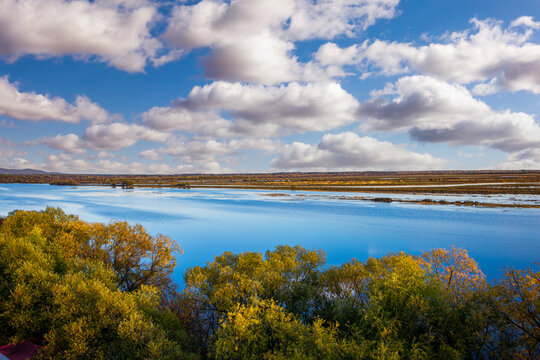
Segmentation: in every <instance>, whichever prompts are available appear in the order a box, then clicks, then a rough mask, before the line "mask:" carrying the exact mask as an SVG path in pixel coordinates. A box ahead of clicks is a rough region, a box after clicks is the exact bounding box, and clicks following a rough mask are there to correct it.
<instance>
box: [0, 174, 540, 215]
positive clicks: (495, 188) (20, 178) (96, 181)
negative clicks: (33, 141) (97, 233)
mask: <svg viewBox="0 0 540 360" xmlns="http://www.w3.org/2000/svg"><path fill="white" fill-rule="evenodd" d="M0 183H40V184H51V185H64V186H73V185H80V186H95V185H99V186H104V185H105V186H111V187H116V188H118V189H119V190H120V189H122V190H125V189H131V188H143V187H144V188H178V189H196V188H216V189H220V188H221V189H252V190H269V191H291V190H293V191H307V192H332V193H370V194H389V195H388V196H383V197H384V198H390V199H391V200H390V201H396V202H412V203H418V204H425V205H433V204H435V205H448V204H449V205H458V206H483V207H495V206H497V207H526V208H537V207H539V205H540V203H539V204H527V203H518V202H516V201H511V202H506V203H505V202H498V203H497V204H496V205H494V204H493V203H492V202H491V201H476V200H470V199H463V200H462V199H457V200H453V201H448V200H447V199H436V200H433V199H431V198H432V197H434V196H466V195H483V196H486V197H488V196H498V195H514V196H515V197H516V198H523V197H529V196H533V197H537V196H538V197H540V171H424V172H346V173H273V174H268V173H264V174H223V175H217V174H179V175H81V174H37V175H0ZM403 194H411V195H422V196H423V198H422V199H414V200H412V201H404V200H400V196H399V195H403ZM375 197H381V196H375V195H374V196H373V197H368V198H367V200H369V201H372V200H373V198H375ZM364 198H365V197H360V198H358V199H356V200H364Z"/></svg>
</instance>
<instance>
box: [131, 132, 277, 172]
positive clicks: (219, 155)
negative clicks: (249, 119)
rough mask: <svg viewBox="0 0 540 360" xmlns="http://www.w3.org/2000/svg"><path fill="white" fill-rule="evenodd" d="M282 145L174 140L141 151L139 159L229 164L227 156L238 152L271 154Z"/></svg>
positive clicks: (254, 141) (262, 141)
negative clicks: (172, 159) (247, 151)
mask: <svg viewBox="0 0 540 360" xmlns="http://www.w3.org/2000/svg"><path fill="white" fill-rule="evenodd" d="M281 147H282V144H281V142H279V141H277V140H272V139H233V140H230V141H228V142H225V141H216V140H206V141H198V140H188V141H183V140H176V141H171V142H170V143H169V144H167V146H165V147H161V148H156V149H148V150H144V151H141V152H140V153H139V157H142V158H145V159H149V160H153V161H163V160H164V158H163V155H169V156H171V157H173V158H174V159H177V160H180V161H182V162H183V163H185V164H186V165H187V164H191V165H193V164H197V165H198V166H201V165H203V164H212V163H217V162H218V160H219V161H224V162H231V159H230V158H226V157H225V156H228V155H237V151H239V150H261V151H263V152H265V153H273V152H274V151H276V150H278V149H281Z"/></svg>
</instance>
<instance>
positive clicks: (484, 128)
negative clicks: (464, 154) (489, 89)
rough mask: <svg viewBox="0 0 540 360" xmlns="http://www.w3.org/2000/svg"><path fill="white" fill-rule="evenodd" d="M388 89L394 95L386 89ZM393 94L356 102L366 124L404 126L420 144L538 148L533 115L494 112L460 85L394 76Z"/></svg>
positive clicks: (381, 127) (538, 132)
mask: <svg viewBox="0 0 540 360" xmlns="http://www.w3.org/2000/svg"><path fill="white" fill-rule="evenodd" d="M386 93H389V94H390V93H392V91H390V88H387V90H386ZM393 94H394V97H393V98H392V99H388V98H387V97H382V96H376V97H374V98H372V99H370V100H368V101H366V102H364V103H363V104H361V105H360V107H359V110H358V115H359V116H360V117H364V119H365V123H364V125H363V126H364V127H365V128H368V129H374V130H383V131H393V130H404V131H408V132H409V134H410V136H411V137H412V138H413V139H414V140H417V141H420V142H445V143H448V144H451V145H465V144H471V145H485V146H489V147H492V148H495V149H499V150H503V151H506V152H513V151H520V150H524V149H529V148H538V147H540V126H539V125H538V124H537V123H536V122H535V121H534V118H533V117H532V116H531V115H529V114H525V113H516V112H510V111H500V112H497V111H493V110H492V109H491V108H490V107H489V106H488V105H486V104H485V103H483V102H482V101H479V100H477V99H474V98H473V97H472V95H471V94H470V92H469V91H468V90H467V89H466V88H465V87H463V86H461V85H456V84H449V83H446V82H443V81H440V80H437V79H434V78H431V77H427V76H411V77H405V78H402V79H400V80H398V81H397V82H396V84H395V85H394V86H393Z"/></svg>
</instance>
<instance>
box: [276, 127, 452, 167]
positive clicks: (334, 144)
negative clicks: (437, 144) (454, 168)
mask: <svg viewBox="0 0 540 360" xmlns="http://www.w3.org/2000/svg"><path fill="white" fill-rule="evenodd" d="M444 164H445V161H444V160H443V159H438V158H435V157H433V156H431V155H429V154H420V153H415V152H412V151H410V150H407V149H406V148H405V147H403V146H397V145H394V144H392V143H390V142H386V141H379V140H377V139H374V138H372V137H367V136H365V137H360V136H358V135H357V134H355V133H352V132H344V133H340V134H326V135H324V136H323V137H322V140H321V142H320V143H319V144H317V145H310V144H304V143H301V142H294V143H292V144H291V145H286V146H285V147H284V149H283V150H282V152H281V153H280V155H279V158H277V159H275V160H274V161H273V162H272V165H273V167H274V168H276V169H283V170H290V169H297V170H304V171H352V170H423V169H440V168H441V167H442V166H443V165H444Z"/></svg>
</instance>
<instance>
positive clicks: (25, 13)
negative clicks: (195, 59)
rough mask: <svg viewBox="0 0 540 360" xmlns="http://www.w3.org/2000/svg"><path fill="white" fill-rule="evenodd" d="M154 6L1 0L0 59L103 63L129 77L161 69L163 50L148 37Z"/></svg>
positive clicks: (113, 0) (130, 1) (124, 1)
mask: <svg viewBox="0 0 540 360" xmlns="http://www.w3.org/2000/svg"><path fill="white" fill-rule="evenodd" d="M156 16H157V9H156V6H155V5H154V4H153V3H152V2H150V1H145V0H95V1H86V0H73V1H65V0H25V1H17V0H3V1H2V2H0V28H1V29H2V31H0V56H3V57H5V58H7V59H8V60H11V61H14V60H16V59H17V58H19V57H21V56H23V55H27V54H30V55H36V56H38V57H54V56H63V55H72V56H74V57H76V58H83V59H89V58H90V59H92V58H95V59H97V60H98V61H102V62H106V63H107V64H109V65H111V66H114V67H116V68H118V69H122V70H125V71H129V72H140V71H143V70H144V68H145V66H146V64H147V62H148V61H150V62H155V63H156V65H157V64H161V63H163V62H165V61H166V60H173V59H174V58H176V57H178V55H180V54H178V53H175V54H174V55H175V56H173V57H171V54H164V56H165V57H166V58H160V52H161V51H162V48H163V44H162V43H161V42H160V41H159V40H158V39H156V38H154V37H153V36H152V35H151V34H150V31H149V30H150V29H149V28H150V27H151V26H152V25H153V21H155V20H156Z"/></svg>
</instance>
